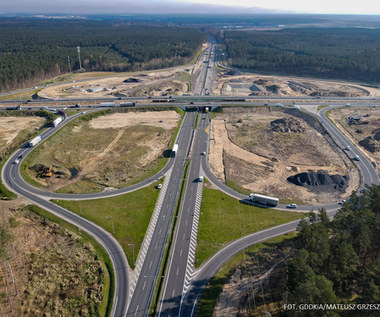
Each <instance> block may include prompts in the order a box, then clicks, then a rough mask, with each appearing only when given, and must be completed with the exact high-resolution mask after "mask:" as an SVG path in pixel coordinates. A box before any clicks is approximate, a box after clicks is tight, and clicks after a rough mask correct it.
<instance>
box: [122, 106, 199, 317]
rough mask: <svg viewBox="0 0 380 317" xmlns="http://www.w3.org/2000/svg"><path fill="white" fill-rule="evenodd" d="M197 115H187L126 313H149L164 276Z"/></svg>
mask: <svg viewBox="0 0 380 317" xmlns="http://www.w3.org/2000/svg"><path fill="white" fill-rule="evenodd" d="M194 118H195V112H188V113H186V115H185V117H184V120H183V124H182V129H181V130H180V132H179V135H178V139H177V144H178V152H177V154H176V157H175V160H174V165H173V171H172V173H171V177H170V181H169V184H168V188H167V190H166V195H165V197H164V201H163V204H162V208H161V211H160V214H159V217H158V220H157V224H156V226H155V229H154V232H153V235H152V239H151V243H150V245H149V248H148V251H147V254H146V256H145V260H144V264H143V266H142V268H141V272H140V275H139V278H138V280H137V284H136V287H135V290H134V293H133V295H132V299H131V303H130V305H129V308H128V314H127V316H145V315H146V314H147V310H148V307H149V304H150V302H151V299H152V293H153V289H154V286H155V283H156V281H157V279H160V278H161V276H158V272H159V268H160V264H161V260H162V257H163V254H164V252H165V246H166V242H167V239H168V234H169V229H170V225H171V223H172V220H173V214H174V211H175V208H176V203H177V200H178V195H179V191H180V185H181V181H182V175H183V173H184V167H185V161H186V159H187V157H188V153H189V146H190V142H191V138H192V129H193V123H194Z"/></svg>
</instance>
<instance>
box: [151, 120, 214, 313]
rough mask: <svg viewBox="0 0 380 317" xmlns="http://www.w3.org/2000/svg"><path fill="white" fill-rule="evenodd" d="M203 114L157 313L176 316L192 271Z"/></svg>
mask: <svg viewBox="0 0 380 317" xmlns="http://www.w3.org/2000/svg"><path fill="white" fill-rule="evenodd" d="M206 117H207V116H206V114H199V118H198V119H199V120H198V127H197V129H196V130H195V135H194V140H193V144H192V148H191V164H190V169H189V173H188V177H187V181H186V191H185V194H184V197H183V201H182V206H181V212H180V216H179V223H178V225H177V229H176V233H175V239H174V243H173V247H172V252H171V255H170V262H169V263H170V264H169V268H168V271H167V273H166V276H165V281H164V291H163V296H162V299H161V302H160V305H159V312H158V316H178V314H179V309H180V303H181V299H182V295H183V294H184V292H185V290H186V287H187V286H188V285H187V281H191V278H192V274H193V268H194V260H195V249H196V244H197V232H198V226H197V224H198V222H199V212H200V205H201V201H202V188H203V182H200V181H199V177H200V176H202V172H201V158H202V156H203V155H201V153H202V152H204V151H205V150H206V146H207V144H206V143H205V142H204V139H203V138H201V137H199V136H198V134H199V133H198V132H199V131H200V130H203V129H205V128H206V126H207V124H206V120H205V119H206Z"/></svg>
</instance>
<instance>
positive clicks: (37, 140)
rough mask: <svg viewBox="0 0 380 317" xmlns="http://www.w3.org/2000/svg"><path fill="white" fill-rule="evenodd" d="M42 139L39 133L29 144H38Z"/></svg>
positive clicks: (31, 145)
mask: <svg viewBox="0 0 380 317" xmlns="http://www.w3.org/2000/svg"><path fill="white" fill-rule="evenodd" d="M41 141H42V136H41V135H38V136H36V137H35V138H33V139H32V140H30V141H29V146H30V147H34V146H36V145H37V144H38V143H40V142H41Z"/></svg>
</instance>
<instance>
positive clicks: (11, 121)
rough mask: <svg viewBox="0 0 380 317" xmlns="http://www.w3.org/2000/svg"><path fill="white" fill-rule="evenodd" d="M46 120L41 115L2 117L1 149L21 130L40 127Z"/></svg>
mask: <svg viewBox="0 0 380 317" xmlns="http://www.w3.org/2000/svg"><path fill="white" fill-rule="evenodd" d="M44 121H45V119H44V118H40V117H0V151H1V150H4V149H5V148H6V147H8V146H9V145H10V144H11V143H12V142H13V140H14V139H15V138H16V136H17V135H18V134H19V133H20V132H21V131H23V130H32V129H35V128H38V127H40V126H41V125H42V123H43V122H44Z"/></svg>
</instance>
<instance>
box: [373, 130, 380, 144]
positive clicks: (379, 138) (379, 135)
mask: <svg viewBox="0 0 380 317" xmlns="http://www.w3.org/2000/svg"><path fill="white" fill-rule="evenodd" d="M373 132H374V133H375V135H374V136H373V138H374V139H375V140H376V141H380V129H377V130H375V131H373Z"/></svg>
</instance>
